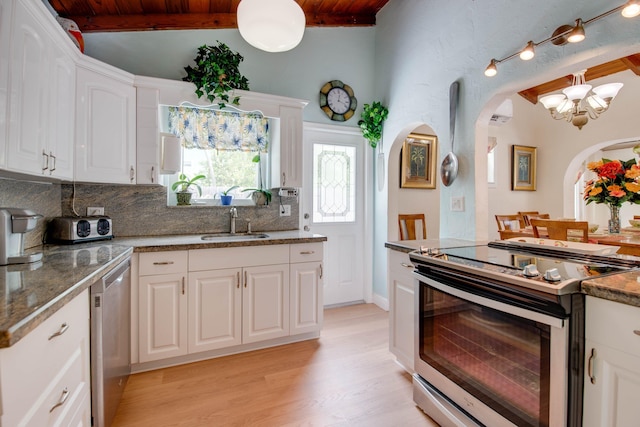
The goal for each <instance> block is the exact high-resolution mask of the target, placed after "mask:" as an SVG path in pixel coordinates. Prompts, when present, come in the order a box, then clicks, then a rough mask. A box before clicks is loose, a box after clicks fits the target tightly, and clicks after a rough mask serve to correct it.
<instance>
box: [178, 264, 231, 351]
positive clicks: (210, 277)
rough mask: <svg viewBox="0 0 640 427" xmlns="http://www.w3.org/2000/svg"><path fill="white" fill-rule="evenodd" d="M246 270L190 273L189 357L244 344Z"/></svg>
mask: <svg viewBox="0 0 640 427" xmlns="http://www.w3.org/2000/svg"><path fill="white" fill-rule="evenodd" d="M241 276H242V270H241V269H239V268H229V269H224V270H212V271H198V272H193V273H189V345H188V347H189V353H195V352H199V351H206V350H215V349H218V348H223V347H229V346H232V345H239V344H241V343H242V335H241V333H242V328H241V322H242V288H241V287H240V282H241Z"/></svg>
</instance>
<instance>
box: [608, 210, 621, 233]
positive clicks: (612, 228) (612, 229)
mask: <svg viewBox="0 0 640 427" xmlns="http://www.w3.org/2000/svg"><path fill="white" fill-rule="evenodd" d="M609 211H610V212H611V217H610V218H609V233H610V234H615V233H620V206H615V205H609Z"/></svg>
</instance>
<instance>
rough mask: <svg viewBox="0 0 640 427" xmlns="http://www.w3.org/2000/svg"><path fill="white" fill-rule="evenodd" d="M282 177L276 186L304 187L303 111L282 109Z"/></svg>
mask: <svg viewBox="0 0 640 427" xmlns="http://www.w3.org/2000/svg"><path fill="white" fill-rule="evenodd" d="M279 154H280V159H279V160H280V176H279V177H278V178H279V179H277V180H273V181H272V182H273V183H274V186H279V187H297V188H300V187H302V109H301V108H294V107H285V106H282V107H280V153H279Z"/></svg>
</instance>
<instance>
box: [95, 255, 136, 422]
mask: <svg viewBox="0 0 640 427" xmlns="http://www.w3.org/2000/svg"><path fill="white" fill-rule="evenodd" d="M130 265H131V259H130V258H127V259H126V260H125V261H123V262H121V263H120V264H118V266H117V267H116V268H114V269H113V270H111V271H110V272H109V273H108V274H106V275H105V276H104V277H103V278H102V279H100V280H98V281H97V282H96V283H94V284H93V285H91V416H92V419H93V426H94V427H109V426H110V425H111V423H112V421H113V418H114V417H115V415H116V411H117V409H118V404H119V403H120V398H121V397H122V392H123V391H124V387H125V385H126V384H127V379H128V378H129V374H130V372H131V326H130V325H131V268H130Z"/></svg>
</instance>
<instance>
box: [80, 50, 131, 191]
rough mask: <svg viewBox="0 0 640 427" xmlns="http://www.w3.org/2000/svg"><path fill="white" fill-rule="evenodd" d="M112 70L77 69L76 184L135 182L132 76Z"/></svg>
mask: <svg viewBox="0 0 640 427" xmlns="http://www.w3.org/2000/svg"><path fill="white" fill-rule="evenodd" d="M112 68H113V67H107V65H106V64H102V63H99V62H98V61H89V60H87V61H86V62H85V61H83V63H82V64H79V66H78V68H77V86H76V97H77V98H76V102H77V108H76V145H75V148H76V157H75V179H76V181H81V182H104V183H111V184H135V183H136V90H135V88H134V87H133V76H131V75H127V73H123V72H118V71H116V70H115V69H112ZM121 74H124V75H121Z"/></svg>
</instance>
